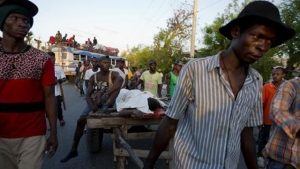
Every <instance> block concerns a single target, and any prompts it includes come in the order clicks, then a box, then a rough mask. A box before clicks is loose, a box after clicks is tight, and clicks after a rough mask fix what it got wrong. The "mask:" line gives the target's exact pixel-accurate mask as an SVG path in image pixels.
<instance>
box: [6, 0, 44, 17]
mask: <svg viewBox="0 0 300 169" xmlns="http://www.w3.org/2000/svg"><path fill="white" fill-rule="evenodd" d="M4 5H18V6H21V7H24V8H26V9H27V10H28V11H29V15H30V17H34V16H35V15H36V14H37V13H38V11H39V9H38V7H37V6H36V5H35V4H34V3H32V2H31V1H29V0H6V1H4V2H3V3H1V4H0V6H4Z"/></svg>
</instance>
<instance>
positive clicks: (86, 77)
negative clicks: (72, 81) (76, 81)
mask: <svg viewBox="0 0 300 169" xmlns="http://www.w3.org/2000/svg"><path fill="white" fill-rule="evenodd" d="M99 71H100V69H99V68H98V70H97V71H96V72H94V71H93V69H88V70H86V71H85V75H84V78H83V79H84V80H90V78H91V77H92V76H93V75H94V74H95V73H97V72H99Z"/></svg>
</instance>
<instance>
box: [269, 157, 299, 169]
mask: <svg viewBox="0 0 300 169" xmlns="http://www.w3.org/2000/svg"><path fill="white" fill-rule="evenodd" d="M293 168H294V167H292V166H291V165H286V164H283V163H281V162H279V161H276V160H273V159H269V163H268V166H267V169H293Z"/></svg>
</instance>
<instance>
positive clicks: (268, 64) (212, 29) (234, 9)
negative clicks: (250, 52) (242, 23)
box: [197, 0, 281, 81]
mask: <svg viewBox="0 0 300 169" xmlns="http://www.w3.org/2000/svg"><path fill="white" fill-rule="evenodd" d="M251 1H253V0H244V2H242V3H239V2H238V1H237V0H234V1H233V2H232V3H230V4H229V5H228V6H227V8H226V9H225V11H224V13H223V14H220V15H219V16H218V17H217V18H216V19H215V20H214V21H213V23H212V24H211V25H208V26H206V27H205V28H204V29H203V32H204V37H203V44H204V47H203V48H200V49H199V50H198V54H197V56H200V57H205V56H210V55H214V54H216V53H217V52H219V51H221V50H225V49H226V48H227V47H228V45H229V43H230V41H229V40H228V39H226V37H224V36H223V35H222V34H220V32H219V28H220V27H221V26H223V25H225V24H226V23H228V22H229V21H231V20H232V19H233V18H235V17H236V16H237V15H238V13H239V12H240V11H241V10H242V8H243V7H244V6H245V5H246V4H248V3H249V2H251ZM279 51H280V48H275V49H271V50H269V52H267V53H266V54H265V55H264V57H263V58H261V59H260V60H259V61H258V62H256V63H255V64H253V65H252V67H254V68H255V69H256V70H258V71H259V72H260V74H261V75H262V77H263V79H264V81H267V80H269V77H270V74H271V71H272V67H274V66H275V65H281V63H278V62H276V61H275V60H274V59H273V56H278V52H279Z"/></svg>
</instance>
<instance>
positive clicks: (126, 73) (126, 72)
mask: <svg viewBox="0 0 300 169" xmlns="http://www.w3.org/2000/svg"><path fill="white" fill-rule="evenodd" d="M112 70H113V71H115V72H118V73H119V74H120V76H121V77H122V78H123V84H122V86H123V85H124V84H125V79H126V76H128V70H127V69H124V72H123V71H122V70H121V69H120V68H118V67H116V68H113V69H112Z"/></svg>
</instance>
